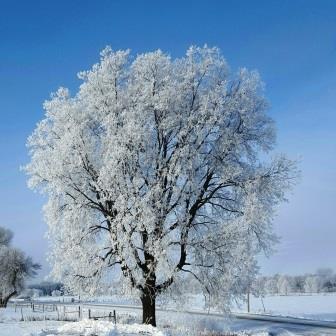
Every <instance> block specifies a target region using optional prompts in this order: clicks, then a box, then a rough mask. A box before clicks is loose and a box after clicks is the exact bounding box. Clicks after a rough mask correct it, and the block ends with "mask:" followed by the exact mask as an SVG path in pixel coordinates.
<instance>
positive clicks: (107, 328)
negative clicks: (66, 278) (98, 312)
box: [36, 320, 165, 336]
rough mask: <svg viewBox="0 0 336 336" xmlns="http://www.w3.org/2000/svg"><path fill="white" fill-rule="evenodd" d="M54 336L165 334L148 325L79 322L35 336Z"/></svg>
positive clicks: (157, 335)
mask: <svg viewBox="0 0 336 336" xmlns="http://www.w3.org/2000/svg"><path fill="white" fill-rule="evenodd" d="M54 335H66V336H77V335H78V336H84V335H85V336H89V335H99V336H118V335H123V336H135V335H146V336H165V334H164V333H163V332H162V331H160V330H159V329H157V328H154V327H152V326H149V325H140V324H130V325H127V324H116V325H115V324H114V323H112V322H107V321H94V320H83V321H80V322H73V323H66V324H64V325H63V326H61V327H59V328H57V330H44V331H42V332H40V333H38V334H36V336H54Z"/></svg>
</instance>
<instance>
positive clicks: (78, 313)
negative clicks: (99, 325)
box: [11, 302, 117, 324]
mask: <svg viewBox="0 0 336 336" xmlns="http://www.w3.org/2000/svg"><path fill="white" fill-rule="evenodd" d="M11 305H13V306H14V311H15V312H21V320H22V321H23V320H24V315H26V318H28V317H29V318H32V316H28V315H27V314H24V310H26V311H27V310H30V311H31V312H32V313H43V314H44V318H45V319H47V318H48V319H50V318H52V317H54V318H55V319H56V317H57V320H73V319H74V318H75V319H76V320H77V319H78V320H80V319H81V318H83V317H86V318H88V319H92V320H104V319H105V320H106V319H107V320H108V321H110V322H114V324H116V323H117V314H116V311H115V310H113V311H108V312H105V311H104V312H102V314H101V315H100V314H99V312H96V311H92V310H91V309H85V310H84V309H83V307H81V306H80V305H79V306H72V305H71V306H67V305H60V304H57V303H35V302H25V303H24V302H20V303H17V302H15V303H14V302H12V303H11ZM46 313H54V315H49V316H47V315H46Z"/></svg>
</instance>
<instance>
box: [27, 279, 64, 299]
mask: <svg viewBox="0 0 336 336" xmlns="http://www.w3.org/2000/svg"><path fill="white" fill-rule="evenodd" d="M63 286H64V285H63V284H62V283H61V282H52V281H42V282H40V283H34V284H30V285H29V286H28V288H32V289H39V290H41V291H42V292H43V295H47V296H50V295H51V293H52V292H53V291H54V290H59V291H62V290H63Z"/></svg>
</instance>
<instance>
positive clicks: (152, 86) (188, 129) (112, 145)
mask: <svg viewBox="0 0 336 336" xmlns="http://www.w3.org/2000/svg"><path fill="white" fill-rule="evenodd" d="M79 78H80V79H81V80H82V81H83V83H82V84H81V86H80V88H79V91H78V93H76V94H75V95H74V96H71V95H70V93H69V91H68V90H67V89H65V88H60V89H59V90H58V91H57V92H56V93H54V94H53V95H52V97H51V99H50V100H49V101H46V102H45V104H44V109H45V112H46V115H45V118H44V119H43V120H42V121H41V122H40V123H39V124H38V126H37V128H36V129H35V131H34V133H33V134H32V136H31V137H30V138H29V140H28V146H29V148H30V154H31V162H30V163H29V164H28V165H27V167H26V170H27V172H28V174H29V176H30V180H29V184H30V186H31V187H32V188H33V189H39V190H41V191H42V192H43V193H46V194H47V195H48V203H47V204H46V205H45V207H44V212H45V218H46V221H47V222H48V225H49V237H50V239H51V243H52V253H51V261H52V263H53V265H54V268H53V274H54V275H55V276H56V277H58V278H59V279H60V280H62V281H64V282H65V284H67V285H68V286H69V287H70V288H71V289H72V290H74V291H76V290H77V291H78V290H81V291H82V292H83V291H84V292H86V293H94V292H95V290H96V289H97V288H99V287H100V286H102V284H109V283H110V282H111V281H112V279H113V275H114V274H116V270H119V271H120V272H121V274H122V276H123V277H124V279H125V280H126V281H124V284H127V286H128V287H129V288H130V289H132V290H135V291H138V292H139V296H140V298H141V300H142V303H143V306H144V315H143V320H144V322H147V323H152V324H155V298H156V297H157V296H158V295H159V294H160V293H162V292H164V291H166V290H169V288H172V286H173V287H174V288H175V289H178V284H179V283H181V282H183V281H184V279H185V276H186V275H192V276H193V277H194V279H195V280H196V281H197V282H198V283H199V284H200V287H201V288H202V289H203V291H204V292H205V293H208V294H211V295H212V298H213V299H212V303H213V304H215V305H217V306H220V307H222V308H223V307H226V306H227V305H229V303H230V301H231V299H232V297H233V295H237V294H238V293H242V291H244V288H246V286H247V284H248V283H249V282H251V279H252V278H253V277H254V276H255V274H256V272H257V262H256V255H257V254H258V253H260V252H261V251H264V252H266V253H267V252H269V251H270V250H271V247H272V245H273V243H274V241H275V236H274V234H273V229H272V219H273V215H274V211H275V209H276V206H277V205H278V204H279V203H280V202H281V201H283V200H284V199H285V194H284V193H285V191H286V190H288V189H289V188H290V187H291V185H292V184H293V182H294V181H295V177H296V174H297V173H296V167H295V163H293V162H292V161H290V160H289V159H287V158H286V157H285V156H283V155H280V156H276V157H275V158H273V159H272V158H268V155H267V153H268V152H270V151H271V150H272V149H273V147H274V144H275V130H274V123H273V121H272V120H271V119H270V118H269V117H268V116H267V109H268V104H267V102H266V100H265V98H264V95H263V84H262V82H261V80H260V78H259V75H258V73H257V72H255V71H248V70H247V69H240V70H239V71H238V73H236V74H233V73H231V72H230V70H229V68H228V65H227V63H226V61H225V59H224V58H223V57H222V55H221V53H220V51H219V50H218V49H217V48H209V47H207V46H205V47H203V48H199V47H191V48H190V49H188V51H187V53H186V55H185V56H184V57H182V58H178V59H172V58H171V57H170V56H169V55H167V54H165V53H163V52H162V51H160V50H158V51H154V52H148V53H145V54H141V55H138V56H136V57H134V58H132V57H131V56H130V53H129V51H128V50H126V51H116V52H115V51H112V50H111V48H109V47H108V48H106V49H105V50H103V52H102V53H101V59H100V62H99V63H98V64H95V65H94V66H93V67H92V69H91V70H89V71H84V72H81V73H80V74H79Z"/></svg>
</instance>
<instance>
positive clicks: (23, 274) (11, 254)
mask: <svg viewBox="0 0 336 336" xmlns="http://www.w3.org/2000/svg"><path fill="white" fill-rule="evenodd" d="M12 237H13V234H12V232H11V231H10V230H7V229H4V228H2V227H0V307H6V306H7V303H8V300H9V299H10V298H11V297H13V296H15V295H17V294H18V293H19V292H20V291H21V290H22V289H23V288H24V284H25V279H26V278H29V277H32V276H34V275H35V274H36V270H38V269H39V268H40V266H39V265H38V264H35V263H33V261H32V259H31V258H30V257H26V256H25V254H24V253H23V252H22V251H20V250H19V249H17V248H14V247H12V246H11V245H10V243H11V239H12Z"/></svg>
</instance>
